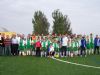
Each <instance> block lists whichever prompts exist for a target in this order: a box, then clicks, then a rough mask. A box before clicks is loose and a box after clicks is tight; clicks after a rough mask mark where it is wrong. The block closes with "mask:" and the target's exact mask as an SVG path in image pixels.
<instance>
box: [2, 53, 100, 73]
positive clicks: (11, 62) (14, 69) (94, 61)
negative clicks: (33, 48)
mask: <svg viewBox="0 0 100 75" xmlns="http://www.w3.org/2000/svg"><path fill="white" fill-rule="evenodd" d="M57 59H59V60H61V61H58V60H55V59H52V58H45V57H33V56H0V75H100V55H90V56H87V57H74V58H70V57H66V58H57ZM63 61H65V62H63ZM66 61H68V62H72V63H76V64H81V65H75V64H70V63H67V62H66ZM82 65H90V66H93V67H99V68H93V67H87V66H82Z"/></svg>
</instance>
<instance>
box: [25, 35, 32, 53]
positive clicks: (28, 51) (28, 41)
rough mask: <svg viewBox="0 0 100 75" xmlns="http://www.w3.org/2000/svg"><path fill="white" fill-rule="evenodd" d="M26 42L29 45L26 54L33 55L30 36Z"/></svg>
mask: <svg viewBox="0 0 100 75" xmlns="http://www.w3.org/2000/svg"><path fill="white" fill-rule="evenodd" d="M26 42H27V44H26V47H27V52H26V54H27V55H31V38H30V36H27V40H26Z"/></svg>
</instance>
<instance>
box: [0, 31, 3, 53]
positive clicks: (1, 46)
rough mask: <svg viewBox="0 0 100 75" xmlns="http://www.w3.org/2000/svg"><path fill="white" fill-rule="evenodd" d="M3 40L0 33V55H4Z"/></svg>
mask: <svg viewBox="0 0 100 75" xmlns="http://www.w3.org/2000/svg"><path fill="white" fill-rule="evenodd" d="M3 48H4V38H3V37H2V35H1V33H0V55H4V50H3Z"/></svg>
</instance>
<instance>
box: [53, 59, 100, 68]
mask: <svg viewBox="0 0 100 75" xmlns="http://www.w3.org/2000/svg"><path fill="white" fill-rule="evenodd" d="M52 59H53V60H57V61H60V62H64V63H68V64H72V65H77V66H82V67H87V68H95V69H100V67H96V66H91V65H84V64H78V63H73V62H69V61H64V60H61V59H57V58H52Z"/></svg>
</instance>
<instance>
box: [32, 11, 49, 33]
mask: <svg viewBox="0 0 100 75" xmlns="http://www.w3.org/2000/svg"><path fill="white" fill-rule="evenodd" d="M32 23H33V33H35V34H45V35H46V34H48V33H49V26H50V24H49V22H48V20H47V18H46V16H45V15H44V13H43V12H42V11H36V12H35V13H34V18H33V19H32Z"/></svg>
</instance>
